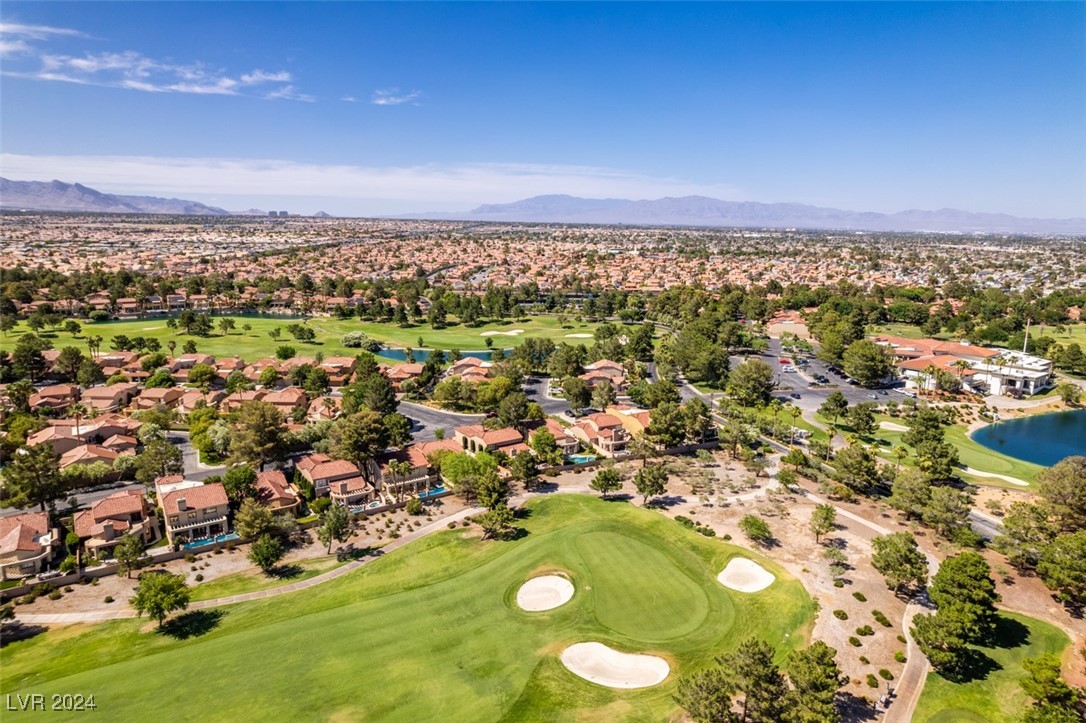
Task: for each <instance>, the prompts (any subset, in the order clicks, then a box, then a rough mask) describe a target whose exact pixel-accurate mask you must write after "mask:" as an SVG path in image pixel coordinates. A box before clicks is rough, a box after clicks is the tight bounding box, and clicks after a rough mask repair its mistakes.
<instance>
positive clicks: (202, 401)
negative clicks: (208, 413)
mask: <svg viewBox="0 0 1086 723" xmlns="http://www.w3.org/2000/svg"><path fill="white" fill-rule="evenodd" d="M224 399H226V393H225V392H220V391H218V390H217V389H213V390H211V391H210V392H202V391H200V390H199V389H189V390H188V391H186V392H185V393H184V394H182V395H181V398H180V399H178V400H177V407H176V409H177V414H178V416H180V417H187V416H188V415H190V414H192V413H193V412H194V411H196V410H197V409H199V408H200V407H201V406H204V407H217V406H219V403H220V402H222V400H224Z"/></svg>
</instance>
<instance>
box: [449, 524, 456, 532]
mask: <svg viewBox="0 0 1086 723" xmlns="http://www.w3.org/2000/svg"><path fill="white" fill-rule="evenodd" d="M454 527H456V523H455V522H450V523H449V529H450V530H451V529H453V528H454Z"/></svg>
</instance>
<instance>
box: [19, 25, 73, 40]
mask: <svg viewBox="0 0 1086 723" xmlns="http://www.w3.org/2000/svg"><path fill="white" fill-rule="evenodd" d="M0 35H14V36H17V37H22V38H31V39H33V40H46V39H48V38H50V37H52V36H68V37H73V38H85V37H87V34H86V33H81V32H79V31H78V30H73V29H71V28H54V27H51V26H49V25H24V24H23V23H2V22H0Z"/></svg>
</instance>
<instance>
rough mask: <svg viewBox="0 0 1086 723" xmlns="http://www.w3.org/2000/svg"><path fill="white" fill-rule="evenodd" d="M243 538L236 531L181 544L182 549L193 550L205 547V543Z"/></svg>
mask: <svg viewBox="0 0 1086 723" xmlns="http://www.w3.org/2000/svg"><path fill="white" fill-rule="evenodd" d="M238 539H241V538H240V537H239V536H238V534H237V533H236V532H231V533H229V534H227V535H217V536H215V537H208V538H206V539H203V540H195V541H194V542H186V543H185V544H184V545H181V549H182V550H191V549H192V548H194V547H203V546H204V545H210V544H212V543H215V542H229V541H230V540H238Z"/></svg>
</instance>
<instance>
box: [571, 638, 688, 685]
mask: <svg viewBox="0 0 1086 723" xmlns="http://www.w3.org/2000/svg"><path fill="white" fill-rule="evenodd" d="M562 665H564V666H566V668H568V669H569V671H570V672H571V673H573V674H574V675H577V676H580V677H582V678H584V679H585V680H588V681H591V682H593V683H596V684H597V685H605V686H607V687H608V688H648V687H649V686H652V685H659V684H660V683H663V682H664V681H665V680H666V679H667V676H668V674H669V673H670V672H671V668H670V666H668V664H667V661H666V660H664V659H663V658H659V657H657V656H655V655H641V654H636V653H620V652H619V651H617V650H614V649H612V648H609V647H607V646H606V645H604V644H603V643H575V644H573V645H571V646H569V647H568V648H566V649H565V650H563V651H562Z"/></svg>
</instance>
